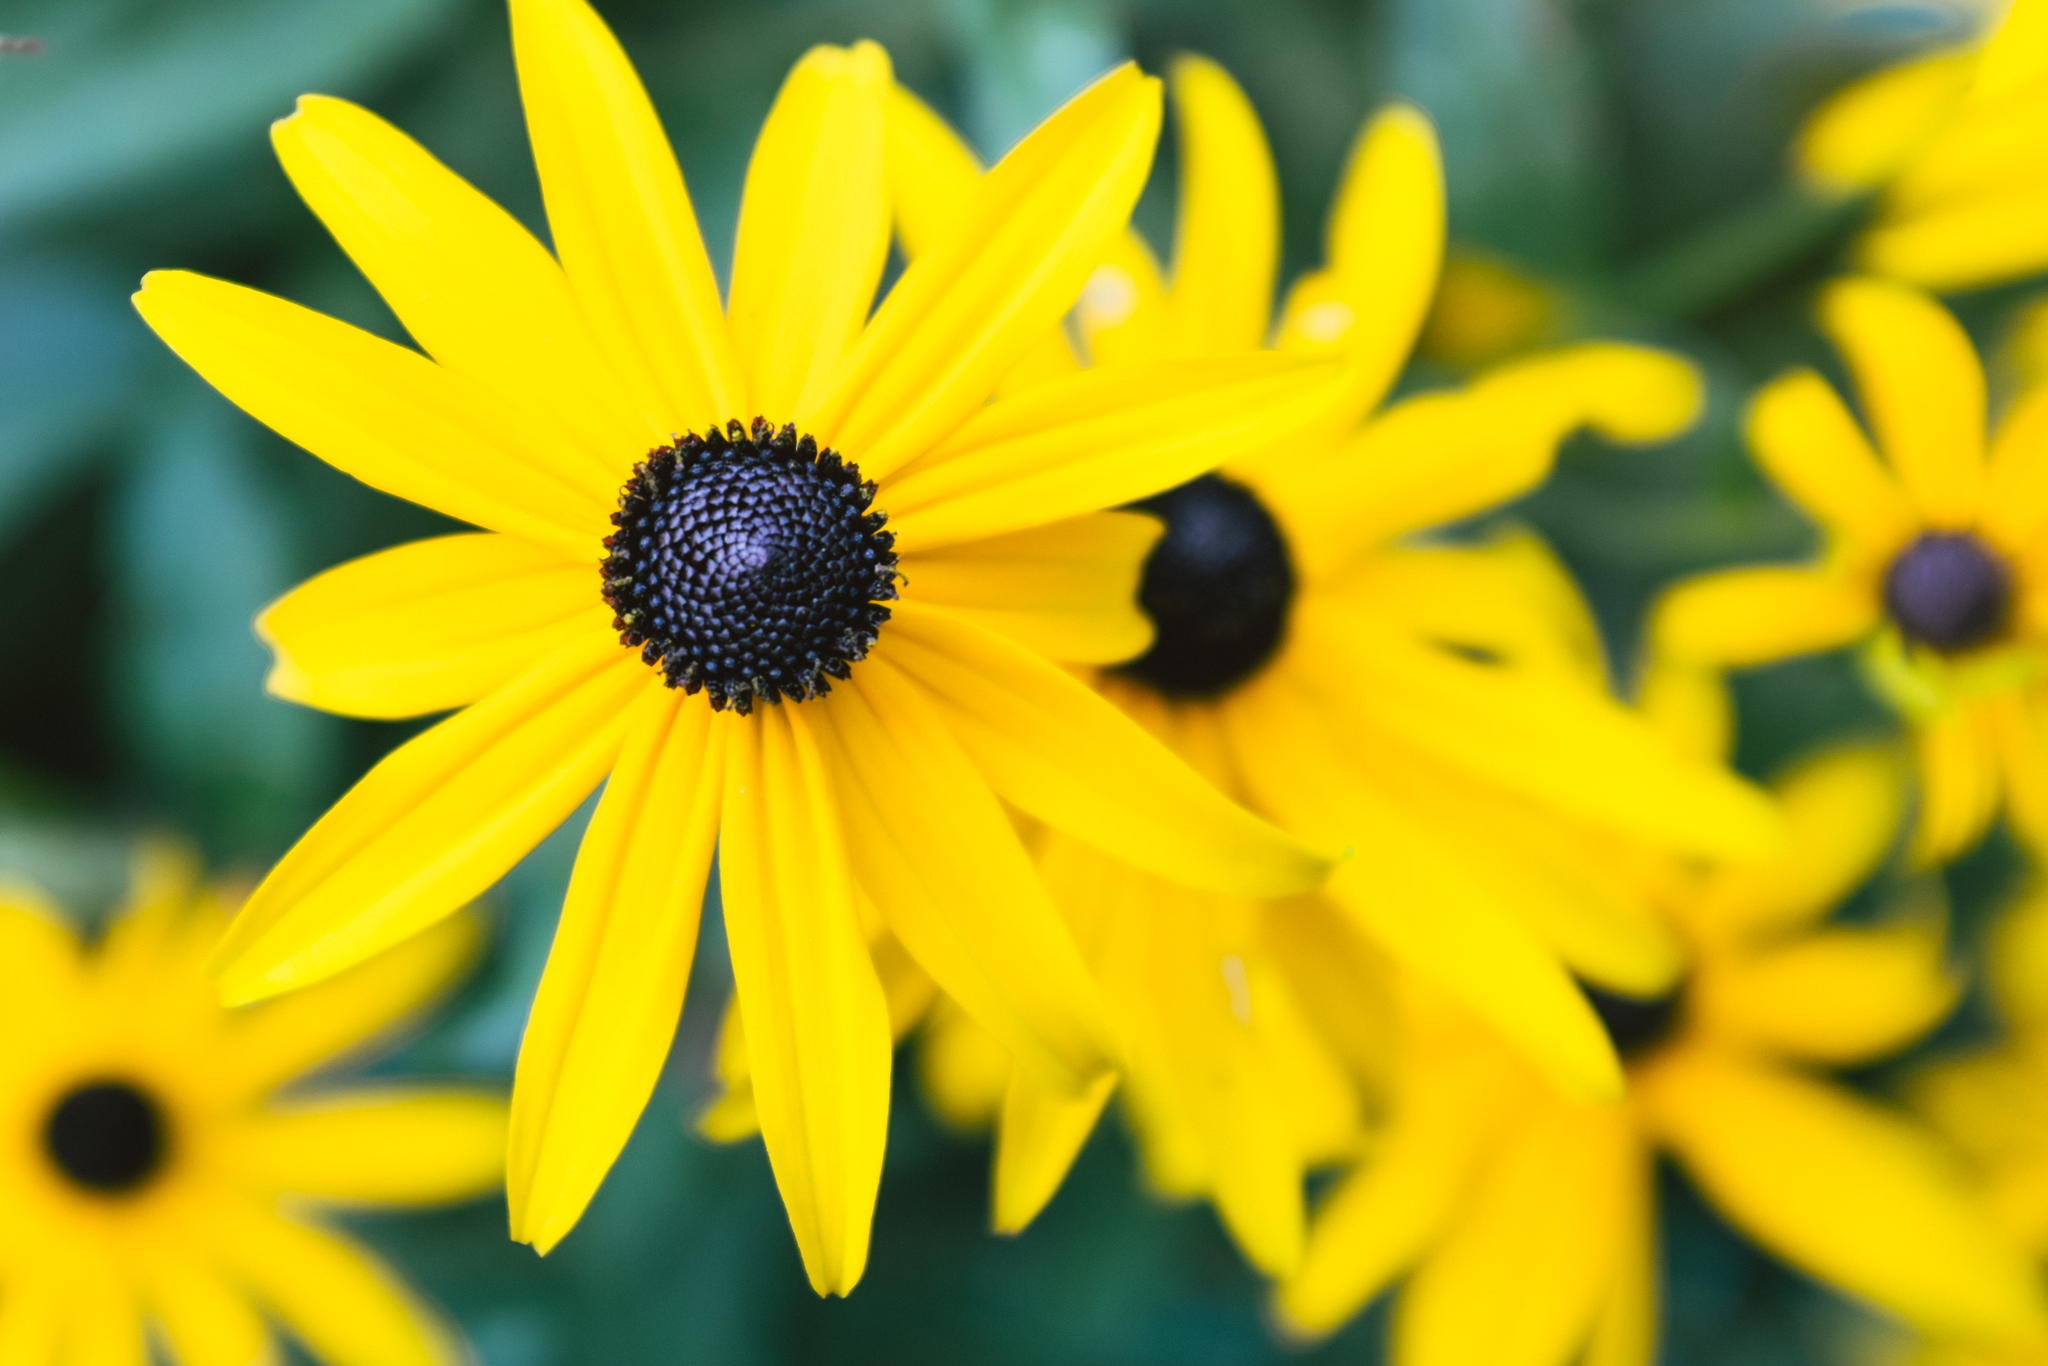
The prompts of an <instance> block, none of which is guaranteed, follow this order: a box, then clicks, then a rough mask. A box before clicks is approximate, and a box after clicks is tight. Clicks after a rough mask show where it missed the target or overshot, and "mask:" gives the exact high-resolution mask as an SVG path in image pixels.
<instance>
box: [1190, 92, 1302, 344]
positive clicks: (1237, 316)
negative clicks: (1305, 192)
mask: <svg viewBox="0 0 2048 1366" xmlns="http://www.w3.org/2000/svg"><path fill="white" fill-rule="evenodd" d="M1167 89H1168V91H1169V92H1170V93H1171V94H1172V96H1173V107H1174V115H1175V118H1176V121H1177V122H1176V127H1177V128H1178V130H1179V133H1180V217H1179V218H1178V220H1177V221H1176V227H1175V232H1174V242H1173V288H1172V294H1171V300H1172V308H1173V313H1174V322H1175V325H1176V331H1177V332H1178V334H1179V337H1178V339H1179V341H1180V343H1181V345H1183V346H1184V347H1186V348H1187V349H1188V351H1189V352H1190V353H1191V354H1194V355H1204V354H1211V353H1214V352H1219V351H1248V350H1251V349H1253V348H1255V347H1258V346H1260V345H1262V344H1263V343H1264V342H1265V340H1266V323H1267V319H1268V317H1269V316H1270V315H1271V313H1272V310H1273V276H1274V273H1275V272H1276V271H1277V270H1278V269H1279V264H1280V180H1279V176H1278V174H1277V173H1276V172H1275V171H1274V169H1273V153H1272V149H1270V148H1269V147H1267V145H1266V135H1265V131H1264V130H1263V129H1261V128H1260V127H1259V116H1258V115H1257V114H1256V113H1254V112H1253V110H1252V105H1251V101H1250V100H1248V99H1246V98H1245V93H1244V91H1243V90H1242V89H1240V88H1239V87H1238V84H1237V82H1235V81H1233V80H1232V79H1231V78H1230V74H1229V73H1228V72H1226V71H1225V70H1224V69H1223V68H1222V67H1220V66H1218V65H1216V63H1214V62H1212V61H1209V60H1208V59H1207V58H1204V57H1179V58H1176V59H1175V60H1174V63H1173V67H1172V71H1171V74H1170V79H1169V80H1168V82H1167Z"/></svg>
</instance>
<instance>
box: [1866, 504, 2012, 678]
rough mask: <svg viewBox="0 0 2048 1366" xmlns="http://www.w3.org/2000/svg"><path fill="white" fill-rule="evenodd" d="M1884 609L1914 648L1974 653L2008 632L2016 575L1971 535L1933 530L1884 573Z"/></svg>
mask: <svg viewBox="0 0 2048 1366" xmlns="http://www.w3.org/2000/svg"><path fill="white" fill-rule="evenodd" d="M1884 606H1885V611H1886V612H1888V613H1890V615H1891V619H1892V620H1893V621H1894V622H1895V623H1897V625H1898V628H1899V630H1900V631H1902V632H1904V633H1905V636H1906V638H1907V639H1908V640H1911V641H1913V642H1914V643H1915V644H1918V645H1925V646H1927V647H1928V648H1929V649H1933V650H1940V651H1943V652H1945V653H1949V652H1956V651H1961V650H1968V649H1972V648H1974V647H1975V646H1978V645H1982V644H1984V643H1985V642H1986V641H1989V640H1990V639H1992V638H1993V637H1994V636H1996V635H1997V634H1998V633H1999V632H2000V631H2001V630H2003V629H2004V627H2005V622H2006V615H2007V613H2008V611H2009V610H2010V608H2011V606H2012V571H2011V570H2010V569H2009V568H2008V567H2007V566H2006V563H2005V561H2004V560H2002V559H2000V558H1999V557H1998V555H1997V554H1996V553H1994V552H1993V551H1992V550H1991V549H1990V547H1988V546H1986V545H1985V544H1984V543H1983V542H1982V541H1980V540H1978V539H1977V538H1976V537H1975V536H1972V535H1970V534H1968V533H1967V532H1942V531H1931V532H1928V533H1927V534H1925V535H1923V536H1921V537H1919V538H1918V539H1916V540H1915V541H1914V542H1913V543H1912V544H1911V545H1909V546H1907V547H1906V548H1905V549H1904V550H1902V551H1900V552H1899V554H1898V557H1897V558H1896V559H1894V560H1893V561H1892V563H1891V568H1889V569H1887V570H1886V571H1885V576H1884Z"/></svg>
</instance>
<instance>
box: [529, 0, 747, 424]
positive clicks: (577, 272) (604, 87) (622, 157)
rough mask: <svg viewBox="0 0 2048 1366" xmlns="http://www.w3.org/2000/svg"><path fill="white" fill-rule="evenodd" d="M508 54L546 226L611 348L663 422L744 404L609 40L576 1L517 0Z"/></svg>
mask: <svg viewBox="0 0 2048 1366" xmlns="http://www.w3.org/2000/svg"><path fill="white" fill-rule="evenodd" d="M512 52H513V56H514V57H515V58H517V60H518V64H519V94H520V99H521V102H522V103H523V104H524V105H525V106H526V129H527V133H528V135H529V137H530V138H531V139H532V142H533V160H534V164H535V166H536V167H537V168H538V169H539V171H540V187H541V195H542V197H543V198H544V199H545V200H546V202H547V210H548V229H549V231H550V233H551V234H552V235H553V237H554V242H555V251H556V253H557V254H559V255H560V257H561V258H562V271H563V273H564V274H565V275H567V276H568V278H569V289H570V292H571V293H573V294H574V295H575V298H576V303H577V306H578V307H579V308H580V309H581V310H582V313H583V316H584V318H585V319H587V320H588V322H589V324H590V328H591V331H592V332H594V333H595V334H596V337H597V340H598V342H599V343H600V344H601V345H602V347H603V349H604V353H605V356H606V358H607V360H609V361H610V363H611V364H612V365H613V366H614V367H616V368H617V369H618V371H619V372H620V373H621V375H622V377H625V376H629V377H630V380H629V381H625V382H630V383H631V384H632V385H633V387H634V389H635V391H636V392H638V393H642V394H649V395H651V397H650V398H646V399H643V400H642V406H647V407H651V408H653V409H654V410H655V411H657V412H658V413H660V414H661V415H662V416H664V417H665V418H666V419H667V420H668V421H669V422H670V423H673V424H676V425H679V426H685V427H688V426H694V425H695V424H696V423H699V422H703V421H705V420H707V419H711V418H731V417H745V416H751V414H750V413H746V412H744V409H745V408H746V399H745V397H744V386H743V385H742V384H741V382H740V375H739V369H738V366H737V364H736V363H735V362H734V360H733V355H732V344H731V342H730V341H728V340H727V337H726V331H725V321H724V318H723V317H722V316H721V314H720V312H719V302H718V282H717V280H715V279H714V278H712V274H711V263H710V261H709V260H708V259H707V258H706V257H705V254H704V242H703V237H702V235H701V234H700V232H699V230H698V227H697V215H696V213H695V211H693V210H692V209H691V207H690V196H689V192H688V191H687V190H686V189H684V187H683V177H682V173H681V171H680V170H679V169H678V168H677V166H676V159H675V153H674V152H673V151H672V150H671V149H670V147H669V141H668V136H667V134H665V133H663V132H662V128H661V121H660V119H659V118H657V117H656V115H655V112H654V106H653V105H652V104H651V103H650V102H649V101H648V98H647V92H646V90H645V89H643V88H642V86H641V84H640V78H639V77H638V76H637V75H635V74H634V72H633V67H632V63H631V62H629V61H628V60H627V59H626V54H625V52H624V51H623V50H622V49H621V48H620V47H619V44H618V40H617V39H615V38H613V37H612V35H611V31H610V30H609V29H607V28H606V27H605V25H604V21H603V20H602V19H600V18H598V16H597V13H596V11H595V10H593V9H592V8H591V7H590V6H589V5H588V4H585V3H584V0H513V2H512ZM622 454H632V453H631V452H622Z"/></svg>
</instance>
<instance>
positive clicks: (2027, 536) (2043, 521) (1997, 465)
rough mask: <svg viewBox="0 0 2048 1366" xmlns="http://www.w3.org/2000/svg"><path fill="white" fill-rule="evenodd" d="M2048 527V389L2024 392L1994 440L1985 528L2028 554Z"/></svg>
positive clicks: (1985, 494) (2008, 411)
mask: <svg viewBox="0 0 2048 1366" xmlns="http://www.w3.org/2000/svg"><path fill="white" fill-rule="evenodd" d="M2044 525H2048V385H2044V386H2041V387H2037V388H2034V389H2031V390H2029V391H2027V392H2026V393H2023V394H2021V395H2020V396H2019V398H2018V399H2016V400H2015V401H2014V402H2013V405H2012V407H2010V408H2008V409H2007V410H2006V412H2005V416H2004V417H2003V418H2002V419H2000V421H1999V424H1998V431H1997V433H1996V435H1995V436H1994V437H1993V438H1992V442H1991V467H1990V470H1989V471H1988V474H1987V476H1986V484H1985V493H1984V529H1985V531H1986V532H1988V533H1989V534H1990V535H1991V537H1992V538H1993V539H1995V540H1996V541H1997V542H1998V543H1999V544H2000V545H2002V546H2004V547H2005V548H2007V549H2008V550H2011V551H2016V552H2024V551H2025V550H2026V549H2027V548H2028V547H2029V546H2031V545H2033V544H2034V543H2035V542H2036V539H2037V537H2038V536H2039V535H2040V532H2041V530H2042V528H2043V526H2044Z"/></svg>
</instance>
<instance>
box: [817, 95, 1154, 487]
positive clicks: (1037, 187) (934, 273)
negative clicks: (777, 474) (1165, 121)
mask: <svg viewBox="0 0 2048 1366" xmlns="http://www.w3.org/2000/svg"><path fill="white" fill-rule="evenodd" d="M1158 134H1159V88H1158V83H1157V82H1156V81H1153V80H1150V79H1148V78H1146V77H1143V76H1140V75H1139V74H1138V71H1137V68H1136V67H1133V66H1123V67H1119V68H1118V69H1117V70H1115V71H1113V72H1111V73H1110V74H1109V75H1107V76H1105V77H1103V78H1102V79H1101V80H1099V81H1097V82H1096V83H1095V84H1094V85H1093V86H1091V87H1089V88H1088V89H1087V90H1086V91H1084V92H1082V93H1081V94H1080V95H1078V96H1076V97H1075V98H1074V99H1073V100H1071V101H1069V102H1068V104H1067V105H1066V106H1065V107H1064V108H1063V109H1061V110H1060V111H1059V112H1058V113H1055V114H1054V115H1053V116H1052V117H1051V118H1050V119H1047V120H1046V121H1045V123H1043V124H1041V125H1040V126H1039V128H1038V129H1037V130H1036V131H1035V132H1033V133H1032V134H1031V135H1030V136H1028V137H1026V138H1025V139H1024V141H1023V142H1021V143H1019V144H1018V145H1017V147H1016V149H1015V150H1014V151H1012V152H1011V153H1010V154H1009V155H1008V156H1006V157H1004V158H1003V159H1002V161H1001V162H999V163H997V165H996V167H995V169H993V170H992V171H990V172H989V173H988V174H987V175H986V176H984V177H982V179H981V182H980V184H979V185H978V186H977V187H976V190H975V198H974V203H973V206H972V207H971V208H970V209H969V210H968V211H966V212H965V213H963V214H962V215H961V216H960V218H959V219H958V220H957V221H956V222H955V223H954V224H953V226H952V230H951V232H950V233H949V234H948V235H947V236H946V238H945V239H944V240H943V241H942V242H939V243H937V244H935V245H933V246H931V247H930V248H928V249H927V250H925V251H922V252H920V253H919V254H918V256H917V258H916V259H915V260H913V261H912V262H911V263H910V266H909V268H908V269H906V270H905V271H904V272H903V277H902V278H901V279H900V280H898V281H897V282H896V286H895V288H893V289H891V290H890V291H889V297H888V298H887V299H886V300H884V301H883V303H882V306H881V307H880V309H878V310H877V311H876V313H875V317H874V320H873V321H872V322H871V323H870V324H869V325H868V327H867V330H866V331H865V332H864V333H863V334H862V335H861V338H860V341H859V343H858V344H857V345H856V347H855V348H854V352H853V354H852V355H851V356H850V357H848V358H847V362H846V364H845V365H844V366H843V367H842V370H841V374H840V376H839V379H838V383H837V385H836V386H835V387H834V388H833V390H832V394H831V397H830V398H827V399H823V400H822V401H820V402H818V403H817V404H816V405H815V407H810V408H808V409H807V411H806V412H805V414H804V415H803V416H804V417H805V419H806V424H805V425H806V427H807V429H808V430H809V431H811V432H813V433H814V434H815V435H816V436H817V437H818V439H819V440H820V441H821V442H826V443H829V444H831V445H833V446H835V447H837V448H838V449H839V450H840V451H841V452H842V453H843V454H844V455H845V456H846V457H847V458H848V459H849V460H853V461H856V462H857V463H858V464H859V465H860V467H861V472H862V473H863V474H865V475H867V477H868V478H870V479H880V478H884V477H886V476H887V475H889V474H891V473H893V472H894V471H896V470H897V469H900V468H901V467H902V466H903V465H905V464H906V463H908V462H909V461H910V460H912V459H914V458H915V457H917V456H918V455H921V454H923V453H924V451H926V450H927V449H929V448H930V447H931V446H932V445H934V444H936V443H937V442H938V441H939V440H940V439H941V438H943V437H944V436H945V435H946V434H947V433H948V432H950V431H951V430H952V429H953V428H954V427H956V426H958V425H959V423H960V422H961V421H962V419H964V418H966V417H967V416H968V415H969V414H970V413H972V412H973V411H974V410H975V408H977V407H978V406H980V404H981V403H982V401H983V400H984V399H986V398H987V397H988V396H989V394H991V393H992V392H994V391H995V388H996V386H997V383H998V382H999V381H1000V380H1001V378H1002V376H1003V375H1004V373H1005V372H1006V371H1008V370H1009V368H1010V367H1011V366H1012V365H1014V364H1015V363H1016V362H1017V361H1018V359H1019V358H1020V357H1021V356H1022V355H1023V354H1024V352H1025V351H1026V350H1027V349H1028V348H1029V347H1031V346H1032V345H1034V344H1036V343H1038V342H1039V341H1040V339H1041V338H1043V337H1044V336H1045V335H1046V334H1047V333H1048V332H1050V331H1052V329H1053V327H1054V324H1055V323H1056V322H1057V321H1058V320H1059V318H1060V315H1061V314H1063V313H1065V312H1066V310H1067V309H1068V307H1069V306H1071V305H1072V303H1073V301H1074V296H1075V295H1076V294H1077V293H1079V292H1080V288H1081V282H1082V281H1083V280H1085V279H1086V278H1087V276H1088V272H1089V271H1091V270H1092V269H1094V266H1095V263H1096V261H1097V260H1098V259H1100V256H1101V252H1102V249H1103V247H1104V246H1105V244H1107V242H1108V241H1109V240H1110V238H1111V237H1112V236H1113V235H1114V234H1115V233H1116V232H1117V231H1118V230H1119V229H1121V228H1122V227H1123V224H1124V220H1125V219H1126V218H1127V217H1128V216H1129V214H1130V211H1131V206H1132V204H1134V203H1135V202H1136V201H1137V197H1138V191H1139V189H1140V188H1141V187H1142V186H1143V184H1144V181H1145V172H1146V168H1147V167H1148V166H1149V165H1150V163H1151V159H1152V145H1153V142H1154V141H1155V140H1156V139H1157V137H1158ZM1094 506H1097V507H1099V506H1102V504H1095V505H1094Z"/></svg>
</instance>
